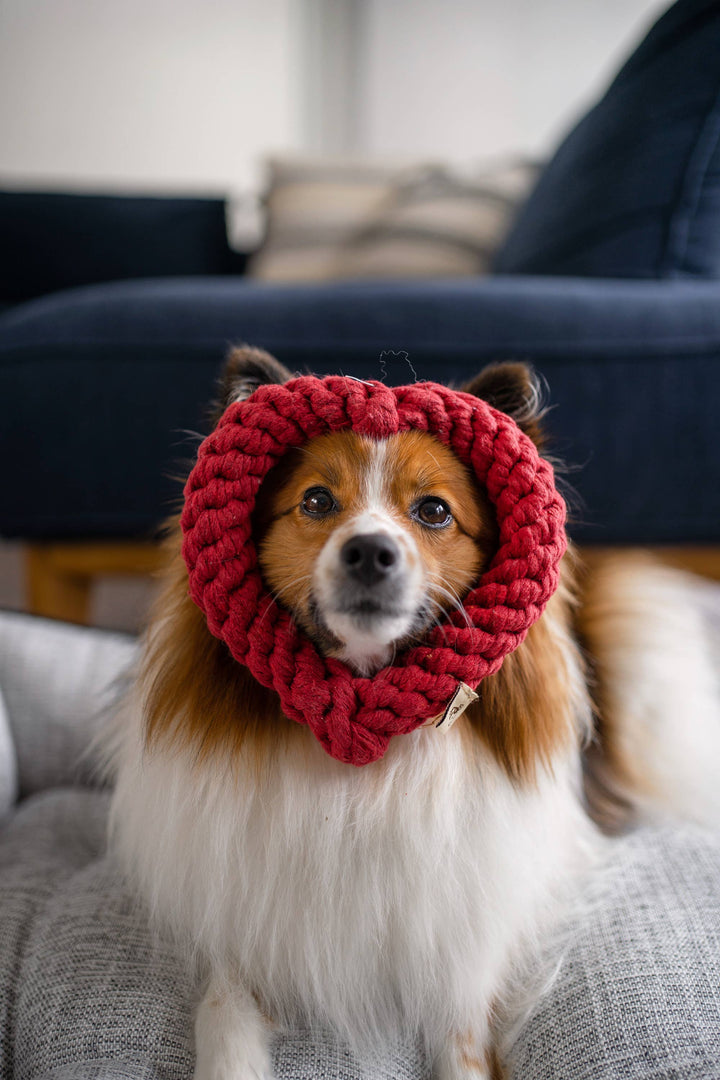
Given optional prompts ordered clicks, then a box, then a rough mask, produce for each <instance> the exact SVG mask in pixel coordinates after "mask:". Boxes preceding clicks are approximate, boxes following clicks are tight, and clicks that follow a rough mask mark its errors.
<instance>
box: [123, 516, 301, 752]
mask: <svg viewBox="0 0 720 1080" xmlns="http://www.w3.org/2000/svg"><path fill="white" fill-rule="evenodd" d="M179 549H180V531H179V528H177V527H176V528H175V529H174V530H173V533H172V535H171V536H170V539H169V541H168V550H169V552H170V558H169V562H168V567H167V570H166V571H165V575H164V581H163V586H162V588H161V591H160V594H159V596H158V599H157V601H156V605H155V617H154V618H153V619H152V623H151V630H150V633H149V635H148V645H147V648H146V650H145V652H144V656H143V663H142V668H141V671H140V680H139V683H140V689H141V693H142V695H143V705H144V715H145V723H146V728H145V734H146V740H147V743H148V745H151V744H153V743H154V742H156V741H170V742H178V743H180V744H182V745H188V744H189V745H191V746H192V748H193V750H194V752H195V753H196V754H197V757H198V760H202V759H204V758H206V757H210V756H212V755H214V754H219V755H220V756H221V757H223V758H224V759H225V760H227V761H228V762H232V760H233V757H234V756H235V755H236V754H239V752H240V749H241V747H244V748H245V750H246V751H247V749H248V745H250V746H251V747H252V753H253V757H254V758H255V760H256V762H257V763H258V765H261V764H262V761H263V760H264V758H265V756H266V755H267V754H269V753H271V752H272V749H273V748H277V746H278V743H279V742H280V741H282V740H287V739H289V738H290V737H292V735H293V734H295V735H297V734H298V725H296V724H295V723H293V722H292V721H291V720H288V719H287V718H286V717H285V716H284V715H283V713H282V710H281V709H280V705H279V701H278V697H277V694H276V693H275V692H274V691H272V690H267V689H266V688H265V687H263V686H261V685H260V684H259V683H258V682H256V681H255V679H254V678H253V677H252V675H251V674H250V672H249V671H248V670H247V668H245V667H243V666H242V665H241V664H238V663H237V662H236V661H235V660H234V659H233V658H232V656H231V655H230V652H229V651H228V649H227V647H226V645H225V644H224V643H223V642H222V641H219V640H218V639H217V638H216V637H214V636H213V635H212V634H211V633H210V631H209V629H208V626H207V623H206V621H205V616H204V615H203V613H202V612H201V611H200V609H199V608H198V607H196V605H195V604H194V603H193V601H192V600H191V599H190V597H189V595H188V588H187V570H186V568H185V563H184V562H183V560H182V557H181V555H180V550H179Z"/></svg>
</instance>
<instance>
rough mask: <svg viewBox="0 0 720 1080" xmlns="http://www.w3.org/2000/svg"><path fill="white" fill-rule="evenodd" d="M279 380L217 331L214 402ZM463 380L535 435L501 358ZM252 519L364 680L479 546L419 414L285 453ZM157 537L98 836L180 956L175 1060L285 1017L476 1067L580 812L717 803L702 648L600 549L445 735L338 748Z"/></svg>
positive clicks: (454, 469) (540, 921)
mask: <svg viewBox="0 0 720 1080" xmlns="http://www.w3.org/2000/svg"><path fill="white" fill-rule="evenodd" d="M288 377H289V375H288V373H287V372H286V371H285V370H284V369H283V368H281V366H280V365H279V364H278V363H277V361H275V360H273V359H272V358H271V357H269V356H267V355H266V354H263V353H261V352H259V351H257V350H251V349H239V350H236V351H235V352H234V353H233V354H232V355H231V357H230V360H229V363H228V367H227V370H226V374H225V378H224V384H223V388H224V400H223V403H222V404H223V407H224V406H225V405H226V404H228V403H229V402H231V401H233V400H238V399H242V398H244V397H247V396H248V395H249V394H250V393H251V392H252V390H253V389H254V388H255V387H256V386H257V385H258V384H259V383H261V382H273V381H284V380H285V379H286V378H288ZM465 389H466V390H468V391H469V392H470V393H473V394H476V395H478V396H480V397H483V398H485V399H486V400H488V401H490V402H491V404H493V405H495V406H496V407H497V408H500V409H501V410H503V411H504V412H507V413H509V414H510V415H512V416H513V417H514V418H515V419H516V421H517V422H518V423H519V424H520V426H521V427H522V428H523V429H524V430H525V431H526V432H527V433H528V434H529V435H530V436H531V437H532V438H533V439H534V440H535V441H536V442H537V443H538V444H540V443H541V423H540V422H541V407H540V395H539V393H538V384H537V382H536V380H535V379H534V377H533V375H532V373H531V372H530V371H529V369H528V368H526V367H525V366H523V365H520V364H508V365H495V366H492V367H490V368H488V369H486V370H485V371H484V372H482V373H481V374H480V375H479V376H478V377H477V378H476V379H475V380H473V382H472V383H470V385H469V386H467V387H465ZM256 533H257V538H258V544H259V551H260V560H261V567H262V571H263V573H264V575H265V578H266V580H267V583H268V585H269V586H270V588H271V589H272V591H273V593H274V595H275V596H276V598H278V600H279V602H280V603H282V604H283V605H285V606H286V607H287V608H289V610H290V611H291V612H292V614H293V616H294V618H295V619H296V620H297V622H298V623H299V624H300V625H301V626H302V627H303V628H304V629H305V631H306V632H307V633H308V634H309V635H310V636H311V637H312V638H313V639H314V641H315V642H316V643H317V645H318V646H319V648H320V649H321V650H322V651H323V652H324V653H325V654H327V655H330V656H336V657H340V658H342V659H343V660H344V661H345V662H346V663H348V664H349V665H351V667H353V668H355V669H356V670H357V671H358V672H360V673H363V674H366V675H367V674H372V672H373V671H375V670H377V669H378V668H380V667H382V666H383V665H385V664H386V663H387V662H388V661H389V660H390V659H391V658H392V655H393V653H394V651H395V650H396V649H401V648H403V647H404V646H405V645H407V644H409V643H411V642H416V641H417V640H418V639H420V638H422V635H423V633H425V632H426V630H427V629H428V628H429V627H431V626H432V625H433V624H434V622H435V620H437V619H438V617H439V615H440V614H441V613H442V612H444V611H446V610H447V609H449V608H452V607H461V605H462V597H463V595H464V594H465V593H466V592H467V590H468V589H469V588H470V586H471V585H472V584H473V583H474V582H475V581H476V580H477V578H478V576H479V574H480V573H481V572H482V570H483V568H484V567H485V566H486V564H487V563H488V561H489V560H490V558H491V557H492V555H493V551H494V548H495V544H496V529H495V522H494V519H493V514H492V512H491V507H490V504H489V502H488V499H487V497H486V496H485V494H484V493H483V491H481V490H479V488H478V486H477V484H476V483H475V481H474V479H473V478H472V477H471V476H470V474H469V473H468V471H467V470H466V468H465V467H464V466H463V465H461V463H460V462H459V461H458V460H457V459H456V458H455V457H454V455H453V454H452V452H451V451H449V450H448V449H447V448H445V447H444V446H442V445H441V444H440V443H439V442H438V441H436V440H435V439H434V438H433V437H432V436H429V435H427V434H424V433H420V432H409V433H403V434H400V435H396V436H393V437H392V438H390V439H387V440H385V441H373V440H370V439H367V438H364V437H361V436H358V435H357V434H355V433H353V432H343V433H338V434H333V435H327V436H323V437H320V438H317V439H316V440H313V441H312V442H311V443H310V444H308V445H307V446H305V447H304V448H302V449H300V450H297V451H292V452H290V453H289V454H288V455H286V457H285V458H284V459H283V460H282V462H281V463H280V465H278V466H277V467H276V469H275V470H274V471H273V473H272V474H271V475H270V476H269V477H268V479H267V480H266V481H265V483H264V485H263V488H262V489H261V500H260V505H259V506H258V509H257V517H256ZM172 546H173V548H174V553H173V554H172V556H171V559H170V565H169V567H168V570H167V574H166V580H165V585H164V589H163V591H162V594H161V596H160V598H159V601H158V603H157V607H156V611H155V615H154V618H153V620H152V622H151V625H150V628H149V631H148V633H147V637H146V643H145V649H144V655H143V659H142V664H141V670H140V673H139V678H138V684H137V693H136V695H135V697H134V699H133V700H132V702H131V703H130V708H129V710H128V714H127V716H126V717H125V719H124V722H123V724H122V727H121V729H119V730H118V732H117V733H116V738H115V745H114V758H115V766H116V770H117V785H116V790H115V795H114V801H113V811H112V835H113V842H114V845H115V849H116V851H117V852H118V853H119V856H120V858H121V859H122V862H123V864H124V866H125V867H126V869H127V871H128V872H129V874H130V876H131V878H132V880H133V882H134V883H135V886H136V888H137V890H138V891H139V893H140V894H141V895H142V896H143V897H144V899H145V900H146V901H147V903H148V904H149V907H150V911H151V914H152V917H153V919H154V920H155V921H156V923H157V924H158V925H159V926H160V927H162V928H163V929H164V930H166V931H169V932H170V934H172V935H173V936H174V938H175V939H176V940H177V942H178V943H179V944H180V945H181V946H182V947H183V948H184V949H185V950H186V951H187V956H188V960H189V961H197V962H198V964H199V965H201V968H202V971H203V972H204V973H205V976H206V991H205V995H204V997H203V999H202V1002H201V1004H200V1006H199V1009H198V1012H197V1019H196V1048H197V1065H196V1073H195V1076H196V1080H258V1078H262V1080H267V1078H269V1077H270V1075H271V1071H270V1064H269V1060H270V1059H269V1054H268V1046H269V1040H270V1038H271V1037H272V1033H273V1030H274V1029H275V1030H277V1029H282V1027H283V1026H287V1025H294V1024H296V1023H298V1022H306V1021H310V1022H320V1023H323V1024H329V1025H331V1026H332V1027H333V1028H334V1029H335V1030H336V1031H337V1032H338V1033H339V1034H340V1035H341V1036H342V1037H344V1038H346V1039H347V1040H349V1042H350V1043H351V1044H352V1045H353V1046H355V1047H358V1048H360V1049H371V1050H374V1051H377V1050H380V1049H381V1048H382V1047H383V1046H384V1045H386V1044H387V1043H388V1042H389V1041H391V1040H394V1039H395V1038H396V1037H397V1036H398V1035H399V1034H406V1035H409V1036H420V1037H421V1038H422V1039H423V1040H424V1044H425V1048H426V1051H427V1054H428V1055H429V1058H430V1060H431V1061H432V1063H433V1069H434V1075H436V1076H437V1077H438V1078H439V1080H471V1078H474V1080H478V1078H485V1077H489V1076H491V1075H495V1074H496V1072H497V1070H498V1069H499V1068H500V1066H499V1063H498V1056H502V1030H501V1023H500V1020H501V1018H504V1020H505V1022H509V1021H510V1020H511V1019H512V1010H513V1004H512V1002H513V994H514V992H515V989H516V988H517V987H518V986H519V985H520V984H521V983H522V980H523V973H524V972H526V970H527V963H528V961H529V960H532V958H533V956H535V955H536V954H537V953H538V952H539V951H540V949H541V946H542V943H543V941H544V940H546V938H547V935H548V933H549V932H550V928H551V927H552V925H553V922H554V921H555V920H556V918H557V911H558V904H559V902H560V901H562V900H564V899H565V898H566V897H567V896H568V894H569V891H570V889H571V886H572V884H573V882H574V881H575V879H576V878H577V876H578V874H579V873H580V872H582V871H583V870H584V868H586V867H587V866H588V865H590V863H591V862H592V860H593V857H594V854H595V853H596V852H597V851H598V849H599V847H600V846H601V844H602V841H601V832H600V830H599V829H598V827H597V824H596V823H595V822H594V821H593V820H591V819H592V817H593V816H594V817H595V818H596V819H598V818H599V817H602V818H603V819H604V820H605V821H607V820H609V817H610V815H611V813H616V814H617V815H618V819H619V817H620V816H622V815H623V814H625V815H628V816H629V815H633V814H634V815H635V816H639V815H648V814H653V813H663V812H668V813H671V812H679V813H682V814H684V815H685V816H690V817H696V818H700V819H705V820H707V819H709V818H715V820H717V819H718V818H720V813H719V807H718V796H717V794H716V793H715V791H716V789H715V787H714V786H713V785H712V784H710V783H708V784H707V785H706V786H705V787H703V785H702V782H701V780H700V778H699V771H698V762H699V761H701V760H702V758H703V756H706V755H707V754H708V753H711V752H713V749H714V752H715V753H716V752H717V748H718V741H719V739H720V723H719V722H718V718H717V715H716V714H714V715H713V710H714V709H716V700H717V699H716V696H715V687H714V686H713V684H712V668H711V665H710V663H709V661H708V660H707V658H706V657H705V656H704V655H703V649H704V648H705V644H704V637H703V633H702V628H701V626H700V624H699V621H698V617H697V615H696V613H695V612H691V611H690V610H689V608H688V606H687V604H686V602H685V598H683V601H682V603H681V602H680V599H679V597H680V594H681V592H682V588H681V585H679V584H678V581H677V578H676V576H675V575H674V574H673V573H672V572H669V571H665V570H662V569H660V568H658V567H654V566H653V565H652V564H650V563H648V564H644V563H642V562H641V561H638V562H636V563H631V564H628V563H626V562H619V563H615V564H612V563H610V564H609V565H607V566H606V567H605V568H604V569H603V570H602V571H599V572H598V573H597V574H596V575H595V577H594V578H591V579H589V580H587V579H583V580H581V581H580V583H579V584H578V581H577V580H576V578H577V576H578V575H577V572H576V569H575V567H574V561H575V559H574V556H573V555H572V553H570V554H569V555H568V556H566V557H565V559H564V561H563V563H564V569H563V576H562V583H561V586H560V588H559V589H558V591H557V592H556V594H555V595H554V596H553V598H552V600H551V601H550V603H549V604H548V606H547V609H546V611H545V613H544V615H543V616H542V617H541V619H540V620H539V621H538V622H537V623H536V624H535V625H534V626H533V627H532V629H531V630H530V632H529V633H528V635H527V638H526V640H525V642H524V643H523V644H522V645H521V646H520V648H518V649H517V651H516V652H514V653H512V654H511V655H509V656H508V657H506V659H505V661H504V663H503V665H502V667H501V669H500V670H499V671H498V673H497V674H496V675H493V676H492V677H489V678H487V679H486V680H485V681H484V682H483V683H482V684H481V687H480V697H479V701H477V702H476V703H475V704H473V705H472V706H470V708H468V710H467V711H466V713H465V714H464V716H463V717H462V719H461V720H460V721H458V723H457V724H456V725H455V727H454V728H453V729H452V730H451V731H450V732H449V733H447V734H445V735H443V734H440V733H439V732H436V731H435V730H434V729H432V728H420V729H418V730H416V731H414V732H412V733H411V734H408V735H403V736H399V737H397V738H395V739H393V740H392V742H391V745H390V747H389V750H388V752H387V754H386V755H385V757H384V758H383V759H382V760H380V761H378V762H375V763H374V764H372V765H369V766H365V767H363V768H354V767H352V766H348V765H344V764H341V763H339V762H337V761H335V760H333V759H332V758H330V757H328V756H327V754H326V753H325V752H324V751H323V749H322V748H321V746H320V745H319V743H318V742H317V741H316V740H315V739H314V737H313V736H312V734H311V733H310V731H309V730H308V729H307V728H306V727H303V726H300V725H298V724H296V723H294V722H291V721H289V720H288V719H286V718H285V717H284V716H283V715H282V713H281V711H280V708H279V705H278V699H277V697H276V695H275V694H274V693H273V692H272V691H269V690H266V689H264V688H263V687H261V686H260V685H259V684H257V683H256V682H255V681H254V680H253V678H252V676H251V675H250V674H249V673H248V671H247V670H246V669H245V668H244V667H242V666H241V665H239V664H237V663H236V662H235V661H234V660H233V659H232V658H231V656H230V654H229V652H228V650H227V649H226V647H225V645H224V644H223V643H221V642H220V641H218V640H217V639H216V638H215V637H213V636H212V635H211V633H210V632H209V630H208V628H207V625H206V623H205V619H204V616H203V615H202V613H201V612H200V611H199V610H198V609H197V608H196V607H195V605H194V604H193V603H192V601H191V600H190V599H189V597H188V588H187V574H186V570H185V566H184V563H183V562H182V559H181V558H180V555H179V535H178V533H177V531H176V532H175V534H174V535H173V537H172ZM679 623H680V624H682V625H679ZM581 643H582V644H581ZM670 668H672V674H671V672H670ZM678 688H679V689H678ZM593 694H594V696H595V700H596V702H597V703H598V704H599V705H600V706H601V711H600V713H599V715H596V710H595V709H594V707H593V704H592V701H591V697H592V696H593ZM690 713H692V718H693V730H694V732H695V735H694V737H693V738H692V739H687V738H686V737H685V734H684V733H683V728H684V727H686V726H687V725H686V723H685V721H686V719H687V717H688V715H689V714H690ZM587 746H589V747H590V753H589V754H588V755H585V756H583V748H584V747H587ZM700 771H702V770H700ZM584 773H585V776H584ZM498 1050H499V1055H498Z"/></svg>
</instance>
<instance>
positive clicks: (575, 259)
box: [0, 0, 720, 544]
mask: <svg viewBox="0 0 720 1080" xmlns="http://www.w3.org/2000/svg"><path fill="white" fill-rule="evenodd" d="M719 55H720V5H718V4H717V3H711V2H709V0H680V2H679V3H678V4H676V5H675V6H674V7H673V8H671V9H670V11H669V12H668V13H667V14H666V15H665V16H664V18H663V19H661V20H660V22H659V23H658V24H657V25H656V26H655V27H654V28H653V29H652V30H651V31H650V33H649V35H648V37H647V38H646V39H645V41H644V42H643V43H642V45H641V46H640V47H639V49H638V50H637V51H636V53H635V54H634V56H633V57H631V59H630V60H629V61H628V63H627V64H626V65H625V66H624V68H623V70H622V71H621V72H620V73H619V75H618V76H617V78H616V79H615V81H614V82H613V84H612V86H611V87H610V88H609V90H608V92H607V93H606V94H605V95H604V97H603V99H602V100H601V101H600V102H599V103H598V105H597V106H596V107H595V108H594V109H593V110H592V111H591V112H590V113H589V114H588V116H587V117H585V118H584V119H583V120H582V121H581V123H580V124H579V125H578V127H577V128H576V129H575V130H574V131H573V132H572V133H571V134H570V135H569V136H568V138H567V139H566V140H565V141H564V143H563V145H562V146H561V147H560V148H559V150H558V152H557V154H556V155H555V157H554V159H553V161H552V162H551V163H550V164H549V166H548V168H547V169H546V171H545V172H544V174H543V176H542V177H541V179H540V182H539V184H538V187H537V189H536V190H535V192H534V193H533V194H532V196H531V197H530V200H529V202H528V204H527V206H526V207H525V209H524V210H523V212H522V213H521V215H520V217H519V219H518V221H517V223H516V225H515V228H514V229H513V232H512V233H511V235H510V237H509V238H508V241H507V243H506V245H505V247H504V249H503V251H502V252H500V253H499V257H498V264H497V266H498V273H497V274H496V275H494V276H492V277H490V278H478V279H463V280H444V281H428V282H422V283H412V284H411V283H397V282H395V283H382V282H377V283H366V284H334V285H327V286H316V285H313V286H303V287H297V286H292V287H290V286H285V287H283V286H277V285H272V286H270V285H264V284H258V283H255V282H253V281H252V280H250V279H247V278H245V277H243V276H242V273H241V271H242V260H241V259H240V258H239V257H237V256H233V255H232V253H230V252H229V249H228V247H227V243H226V241H225V233H224V228H223V204H222V201H221V200H172V199H168V200H147V199H107V198H105V199H104V198H102V197H99V196H98V197H95V198H93V197H89V196H88V197H79V196H78V197H76V199H75V201H73V200H72V198H71V197H68V198H70V202H68V201H67V198H65V199H63V198H62V197H57V196H55V197H50V196H40V195H38V196H34V197H33V196H30V195H25V196H19V195H17V194H12V193H6V194H5V195H0V253H1V254H0V262H2V264H3V269H2V271H0V302H4V303H5V304H6V305H8V306H7V307H6V309H5V311H4V312H3V313H2V314H1V315H0V402H1V403H2V404H1V405H0V408H1V410H2V426H1V428H0V448H1V449H2V460H3V462H4V466H5V467H4V478H3V497H2V499H1V500H0V534H1V535H4V536H7V537H22V538H24V539H31V540H38V539H56V540H58V539H70V538H74V539H81V538H82V539H100V538H109V537H112V538H143V537H150V536H152V535H153V534H154V533H155V531H156V530H157V527H158V526H159V524H160V523H161V522H162V521H163V519H164V518H165V517H167V515H168V514H169V513H171V512H172V511H173V510H174V508H175V507H176V505H177V502H178V499H179V496H180V493H181V485H180V483H179V480H178V478H179V477H181V476H182V474H183V472H184V471H185V467H186V466H185V463H186V462H187V461H188V460H189V459H190V458H192V456H193V453H194V450H195V446H196V444H197V436H196V434H194V433H201V432H203V431H205V430H206V423H205V415H206V406H207V403H208V402H209V400H210V399H211V398H212V396H213V390H214V381H215V379H216V376H217V374H218V372H219V368H220V366H221V363H222V360H223V356H224V354H225V352H226V350H227V348H228V346H229V345H230V344H231V343H237V342H248V343H251V344H253V345H258V346H262V347H263V348H266V349H268V350H269V351H270V352H272V353H274V354H275V355H276V356H277V357H278V359H280V360H281V361H282V362H283V363H284V364H286V365H287V366H288V367H289V368H291V369H293V370H308V369H309V370H311V371H314V372H318V373H328V372H344V373H347V374H353V375H356V376H360V377H375V378H378V377H386V378H387V380H388V381H389V382H392V383H399V382H407V381H409V380H410V379H412V378H414V377H415V376H417V378H419V379H436V380H442V381H448V380H451V381H453V382H455V383H461V382H462V381H463V380H464V379H467V378H470V377H471V376H472V375H474V374H475V373H476V372H477V371H478V370H479V368H481V367H482V365H483V364H485V363H486V362H488V361H491V360H493V361H496V360H503V359H506V358H512V359H523V360H529V361H531V362H532V363H533V364H534V365H535V366H536V368H537V369H538V370H539V371H540V372H541V373H542V375H543V376H544V377H545V379H546V380H547V383H548V387H549V400H550V402H551V404H552V406H553V408H552V410H551V411H550V413H549V415H548V418H547V423H548V426H549V428H550V432H551V437H552V439H551V446H550V449H551V452H552V453H553V454H554V455H555V456H556V457H558V458H560V459H562V460H563V461H565V462H566V463H567V464H568V465H569V466H570V471H569V475H568V478H567V479H568V481H569V483H570V485H571V486H572V487H573V488H574V489H575V491H576V493H577V498H575V499H574V500H573V502H572V514H573V524H572V533H573V536H574V537H575V538H576V539H577V540H578V541H581V542H584V543H586V544H592V543H597V544H606V543H618V544H619V543H638V542H643V543H653V544H659V543H671V544H716V543H718V541H719V540H720V441H719V440H718V436H717V429H718V420H717V417H718V410H719V406H720V149H719V146H720V140H719V139H718V133H719V132H720V104H719V102H720V97H719V96H718V95H719V92H720V64H718V63H717V57H718V56H719ZM13 263H15V264H17V263H20V264H21V267H22V269H20V268H18V270H17V272H15V270H14V268H13ZM66 284H72V285H74V286H75V287H73V288H69V289H68V288H63V287H62V286H64V285H66ZM41 293H42V294H44V295H38V294H41ZM33 294H35V298H32V297H33Z"/></svg>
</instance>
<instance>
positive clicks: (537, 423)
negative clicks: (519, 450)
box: [462, 361, 546, 446]
mask: <svg viewBox="0 0 720 1080" xmlns="http://www.w3.org/2000/svg"><path fill="white" fill-rule="evenodd" d="M462 389H463V390H464V391H465V393H466V394H474V395H475V397H479V398H482V399H483V401H487V402H488V404H489V405H492V406H493V408H494V409H499V410H500V412H504V413H506V414H507V415H508V416H511V417H512V418H513V420H514V421H515V423H516V424H517V425H518V427H519V428H521V429H522V431H524V432H525V434H526V435H529V436H530V438H531V439H532V440H533V442H534V443H535V445H536V446H542V444H543V443H544V441H545V435H544V432H543V429H542V424H541V421H542V418H543V416H544V415H545V412H546V409H545V407H544V405H543V390H544V386H543V383H542V381H541V379H540V377H539V376H538V375H537V373H536V372H535V371H534V370H533V369H532V368H531V367H530V365H529V364H522V363H518V362H515V361H507V362H505V363H499V364H489V365H488V366H487V367H486V368H483V370H482V371H481V372H480V374H479V375H476V376H475V378H474V379H471V380H470V382H469V383H467V385H466V386H463V388H462Z"/></svg>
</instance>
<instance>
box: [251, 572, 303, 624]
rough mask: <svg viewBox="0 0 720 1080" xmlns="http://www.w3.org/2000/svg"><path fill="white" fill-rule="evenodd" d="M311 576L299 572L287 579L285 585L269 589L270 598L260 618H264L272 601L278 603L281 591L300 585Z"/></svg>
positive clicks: (284, 591)
mask: <svg viewBox="0 0 720 1080" xmlns="http://www.w3.org/2000/svg"><path fill="white" fill-rule="evenodd" d="M311 577H312V574H300V576H299V577H296V578H294V579H293V580H292V581H288V583H287V584H286V585H283V587H282V588H281V589H272V590H270V599H269V600H268V602H267V604H266V605H265V610H264V611H263V613H262V615H261V616H260V618H261V619H264V618H265V616H266V615H267V613H268V611H269V610H270V608H271V606H272V603H273V601H274V602H275V603H276V604H279V603H280V602H281V601H280V597H281V596H282V595H283V593H286V592H287V591H288V590H289V589H293V588H294V587H295V586H296V585H300V584H301V583H302V582H303V581H308V580H309V579H310V578H311Z"/></svg>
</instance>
